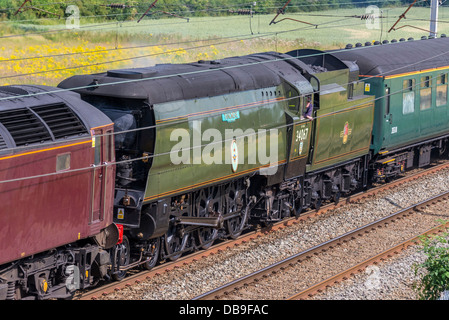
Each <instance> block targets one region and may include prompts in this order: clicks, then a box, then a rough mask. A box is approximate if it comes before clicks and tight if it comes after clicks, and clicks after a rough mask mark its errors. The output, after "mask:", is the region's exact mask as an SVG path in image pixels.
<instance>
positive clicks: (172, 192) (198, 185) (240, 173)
mask: <svg viewBox="0 0 449 320" xmlns="http://www.w3.org/2000/svg"><path fill="white" fill-rule="evenodd" d="M285 162H286V160H281V161H278V162H276V163H275V165H277V166H279V165H280V164H283V163H285ZM270 165H273V164H266V165H263V166H260V167H256V168H252V169H247V170H245V171H241V172H236V173H233V174H230V175H227V176H223V177H220V178H215V179H211V180H207V181H204V182H201V183H197V184H193V185H189V186H187V187H182V188H179V189H175V190H170V191H167V192H163V193H159V194H157V195H154V196H150V197H146V198H145V199H144V201H149V200H153V199H155V198H159V197H162V196H168V195H171V194H174V193H178V192H182V191H185V190H188V189H192V188H196V187H201V186H203V185H206V184H209V183H212V182H217V181H222V180H226V179H228V178H232V177H235V176H239V175H242V174H245V173H250V172H252V171H256V170H259V169H261V168H264V167H269V166H270Z"/></svg>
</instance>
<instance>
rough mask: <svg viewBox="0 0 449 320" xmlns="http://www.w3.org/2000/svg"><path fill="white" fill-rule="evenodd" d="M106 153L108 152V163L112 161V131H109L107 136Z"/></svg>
mask: <svg viewBox="0 0 449 320" xmlns="http://www.w3.org/2000/svg"><path fill="white" fill-rule="evenodd" d="M104 138H105V146H104V147H105V152H106V162H109V161H111V160H112V147H111V146H112V131H107V132H106V135H105V137H104Z"/></svg>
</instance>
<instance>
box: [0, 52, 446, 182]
mask: <svg viewBox="0 0 449 320" xmlns="http://www.w3.org/2000/svg"><path fill="white" fill-rule="evenodd" d="M364 48H366V47H362V48H353V49H348V50H360V49H364ZM448 53H449V51H447V52H443V53H440V54H437V55H435V56H432V57H429V58H427V59H424V60H423V61H426V60H430V59H434V58H436V57H439V56H441V55H445V54H448ZM319 54H326V53H325V52H324V53H318V54H314V55H319ZM287 59H296V57H291V58H286V59H278V60H271V61H262V62H257V63H269V62H274V61H282V60H287ZM420 62H421V61H420ZM420 62H416V63H420ZM416 63H411V64H408V65H405V66H401V67H398V68H396V69H394V70H390V71H388V72H387V73H392V72H395V71H398V70H400V69H403V68H406V67H409V66H412V65H414V64H416ZM240 66H241V65H240ZM227 68H230V67H227ZM380 75H382V74H380ZM170 76H173V75H170ZM136 80H140V81H142V80H148V79H136ZM129 81H130V80H128V81H125V82H129ZM362 81H363V80H362ZM425 81H426V80H424V81H423V82H425ZM132 82H135V80H132ZM421 83H422V82H419V83H416V84H415V87H418V86H419V85H420V84H421ZM115 84H117V82H115V83H111V84H107V85H115ZM97 86H98V85H97ZM89 87H92V86H84V87H80V88H89ZM80 88H70V89H62V90H59V91H67V90H76V89H80ZM405 90H408V89H407V88H406V89H401V90H398V91H396V92H392V93H389V94H385V95H382V96H379V97H377V98H374V96H373V99H372V101H373V102H374V101H377V100H380V99H384V98H385V97H389V96H391V95H395V94H398V93H401V92H404V91H405ZM45 93H47V94H48V93H50V92H45ZM45 93H43V94H45ZM33 95H37V94H33ZM23 96H28V95H23ZM9 98H10V97H9ZM15 98H17V96H15ZM296 98H298V96H297V97H292V98H285V99H283V100H284V101H287V100H290V99H296ZM0 100H4V98H2V99H0ZM271 103H274V102H269V104H271ZM364 103H365V102H364ZM364 103H361V104H359V105H362V104H364ZM359 105H357V104H356V105H351V106H349V107H347V108H345V109H343V110H339V111H334V112H330V113H327V114H323V115H321V116H319V117H316V118H320V117H324V116H328V115H329V114H336V113H340V112H345V111H346V109H350V108H354V107H357V106H359ZM253 107H256V106H253ZM207 117H210V115H208V116H207ZM184 121H185V120H180V122H184ZM174 123H175V124H176V122H170V123H169V124H170V125H173V124H174ZM162 125H164V124H162ZM162 125H161V124H159V125H153V126H148V127H145V128H137V129H132V130H125V131H120V132H114V133H113V134H123V133H126V132H132V131H137V130H148V129H151V128H156V127H159V126H162ZM166 125H168V124H166ZM292 125H293V124H286V125H281V126H278V127H275V128H270V129H281V128H286V127H289V126H292ZM254 134H257V133H254ZM106 135H109V134H103V135H97V137H98V136H106ZM248 136H251V134H250V135H243V136H239V137H238V138H245V137H248ZM85 139H86V137H84V138H80V139H74V140H85ZM223 142H227V140H221V141H217V142H214V143H223ZM205 145H210V143H207V144H204V145H200V146H194V147H191V148H185V150H190V149H193V148H197V147H200V148H201V147H203V146H205ZM28 148H29V147H28ZM12 149H13V148H10V149H8V150H12ZM172 152H173V151H170V152H165V153H159V154H153V155H147V156H143V157H138V158H133V159H129V160H122V161H116V162H111V163H108V164H103V165H98V166H96V167H99V166H110V165H117V164H122V163H130V162H133V161H140V160H148V159H149V158H153V157H156V156H163V155H168V154H171V153H172ZM0 159H1V158H0ZM89 169H92V167H86V168H79V169H73V170H67V171H63V172H52V173H48V174H43V175H36V176H29V177H22V178H17V179H10V180H3V181H0V183H6V182H15V181H22V180H26V179H34V178H39V177H46V176H54V175H57V174H66V173H70V172H79V171H83V170H89Z"/></svg>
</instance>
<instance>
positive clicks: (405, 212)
mask: <svg viewBox="0 0 449 320" xmlns="http://www.w3.org/2000/svg"><path fill="white" fill-rule="evenodd" d="M448 203H449V191H448V192H445V193H443V194H440V195H438V196H435V197H432V198H430V199H428V200H425V201H422V202H420V203H418V204H415V205H412V206H410V207H408V208H405V209H402V210H399V211H397V212H395V213H393V214H391V215H389V216H387V217H385V218H382V219H379V220H377V221H375V222H372V223H370V224H368V225H366V226H363V227H361V228H358V229H356V230H353V231H351V232H348V233H346V234H343V235H341V236H338V237H336V238H334V239H332V240H329V241H327V242H325V243H322V244H319V245H317V246H315V247H313V248H310V249H308V250H306V251H303V252H300V253H298V254H295V255H293V256H290V257H288V258H286V259H284V260H282V261H279V262H277V263H275V264H273V265H270V266H268V267H266V268H264V269H261V270H259V271H256V272H253V273H251V274H249V275H247V276H245V277H242V278H240V279H237V280H235V281H233V282H230V283H228V284H226V285H224V286H222V287H219V288H216V289H214V290H212V291H209V292H207V293H205V294H203V295H200V296H198V297H195V298H194V299H193V300H221V299H236V298H237V299H239V298H241V297H242V296H243V297H244V299H245V298H254V296H252V295H250V294H248V292H250V291H251V290H253V289H254V288H255V287H257V290H258V291H265V292H267V290H266V288H265V287H264V281H267V279H269V278H280V277H282V275H283V273H286V272H289V273H290V274H292V273H293V274H294V273H295V271H294V270H289V269H295V268H297V267H298V266H299V265H301V264H302V263H303V262H304V261H307V260H309V259H314V258H315V257H319V256H320V255H321V254H323V253H325V252H328V251H332V250H334V249H335V248H338V247H344V246H346V244H347V243H350V242H351V241H354V240H356V239H359V238H360V237H364V236H365V237H368V238H369V234H370V233H371V232H373V231H377V230H378V229H379V228H384V229H388V230H389V231H387V232H391V231H392V230H394V226H395V223H396V222H397V221H400V220H401V221H402V220H407V219H409V218H410V217H411V216H412V215H413V214H415V213H417V212H422V211H423V210H426V209H427V207H429V206H433V205H438V204H439V205H442V206H447V204H448ZM447 217H449V215H448V216H447ZM392 227H393V228H392ZM447 227H449V223H448V222H444V223H440V224H438V225H436V226H434V227H431V228H429V229H427V230H426V231H424V232H422V233H419V234H418V235H415V236H413V237H411V238H409V239H407V240H406V241H403V242H401V243H399V244H397V245H393V246H390V247H389V248H388V249H386V250H383V251H381V252H379V253H377V254H375V255H373V256H371V257H370V258H368V259H365V260H364V261H362V262H360V263H356V264H355V265H351V266H350V267H349V268H345V269H344V270H343V271H340V272H337V273H336V274H335V275H332V276H330V277H328V278H327V279H325V280H323V281H320V282H318V283H316V284H313V285H311V286H309V287H307V288H306V289H304V290H301V291H300V292H298V293H295V294H293V295H291V296H289V297H287V298H286V299H287V300H303V299H308V298H310V297H312V296H313V295H315V294H317V293H321V292H323V291H324V290H326V288H328V287H331V286H332V285H334V284H338V283H340V282H341V281H344V280H347V279H348V278H349V277H351V276H353V275H355V274H356V273H360V272H363V271H364V270H365V268H366V267H368V266H370V265H373V264H377V263H379V262H381V261H382V260H384V259H386V258H389V257H391V256H393V255H395V254H398V253H400V252H401V251H402V250H404V249H406V248H408V247H409V246H412V245H414V244H416V243H417V242H418V241H419V237H421V236H423V235H429V234H434V233H438V232H441V231H442V230H444V229H446V228H447ZM368 241H369V240H368ZM340 251H341V250H340ZM298 269H299V268H298ZM302 274H304V273H302ZM288 277H291V275H289V276H287V277H286V278H288ZM269 282H272V281H271V279H270V281H269ZM279 285H280V284H279ZM242 292H243V294H242Z"/></svg>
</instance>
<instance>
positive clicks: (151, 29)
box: [27, 7, 449, 50]
mask: <svg viewBox="0 0 449 320" xmlns="http://www.w3.org/2000/svg"><path fill="white" fill-rule="evenodd" d="M382 10H383V12H382V15H383V16H384V17H385V18H382V19H380V21H381V22H380V24H379V28H377V29H369V28H368V27H367V21H366V20H361V19H359V18H350V17H349V16H353V15H362V14H365V9H364V8H360V9H336V10H329V11H319V12H309V13H296V14H288V13H286V14H285V15H280V16H279V17H278V19H277V20H278V21H279V20H280V19H282V18H293V19H297V20H301V21H305V22H308V23H312V24H316V25H317V27H315V26H311V25H307V24H304V23H299V22H295V21H291V20H284V21H282V22H279V23H276V24H272V25H270V21H271V20H272V19H273V17H274V15H255V16H253V17H252V18H250V17H249V16H228V17H204V18H201V17H196V18H190V19H189V22H187V21H186V20H183V19H179V18H168V19H158V20H155V19H154V20H152V19H144V20H142V21H141V22H140V23H137V21H128V22H124V23H121V24H120V23H118V24H114V23H112V24H111V23H110V22H108V24H106V25H104V26H101V27H98V24H99V23H86V22H84V21H83V20H81V23H80V25H81V29H79V30H78V32H76V31H75V32H73V31H74V30H72V32H60V33H54V34H49V35H46V36H45V37H46V38H47V39H49V40H52V41H61V40H64V39H67V40H68V39H69V38H71V37H73V33H78V36H79V34H82V37H86V38H87V39H88V40H90V41H98V42H103V41H105V39H109V40H110V41H111V42H113V41H115V38H116V37H117V41H118V42H120V43H121V44H123V43H129V42H146V43H147V42H148V41H150V40H152V41H165V42H168V43H169V42H174V41H180V39H184V40H185V39H190V40H197V39H209V38H217V37H240V38H241V39H243V40H244V42H248V41H251V39H252V40H253V42H254V40H260V41H262V42H265V43H266V45H268V46H270V47H267V48H266V50H276V45H279V44H280V42H281V41H293V44H296V45H298V44H299V45H305V46H312V47H315V48H322V49H328V48H337V47H344V46H345V45H346V44H347V43H353V44H354V43H356V42H361V43H365V42H366V41H375V40H391V39H399V38H409V37H414V38H415V39H419V38H420V37H421V36H424V35H425V36H428V34H429V33H428V32H426V31H423V30H419V29H415V28H412V27H404V28H401V29H398V30H396V31H391V32H388V30H389V29H390V28H391V26H392V25H393V24H394V23H395V22H396V20H397V19H398V17H399V16H400V14H402V13H403V12H404V11H405V8H404V7H401V8H384V9H382ZM446 17H448V18H449V9H448V7H441V8H440V10H439V19H440V20H441V22H440V23H439V30H438V31H439V33H448V34H449V24H448V23H446V21H445V20H446V19H447V18H446ZM429 18H430V9H429V8H418V7H417V8H415V7H414V8H412V9H411V10H410V11H409V12H408V14H407V19H402V21H401V22H399V24H398V25H397V26H396V28H399V27H401V26H405V25H413V26H416V27H419V28H421V29H427V30H428V29H429V22H428V19H429ZM418 19H422V20H418ZM448 20H449V19H448ZM27 27H28V28H30V25H27ZM36 28H37V29H36V30H42V29H55V28H62V29H63V30H64V28H65V26H64V25H51V26H36ZM242 46H244V44H242Z"/></svg>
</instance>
